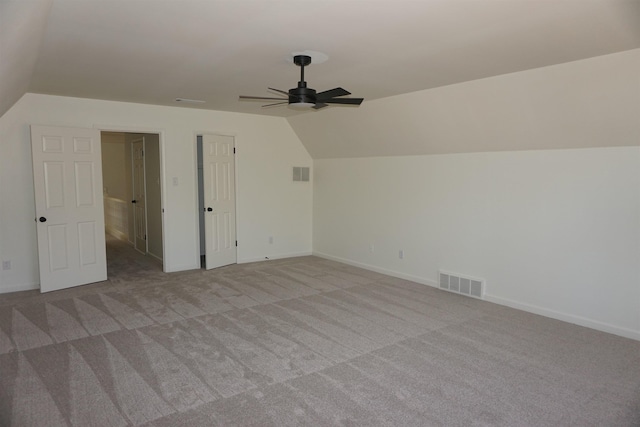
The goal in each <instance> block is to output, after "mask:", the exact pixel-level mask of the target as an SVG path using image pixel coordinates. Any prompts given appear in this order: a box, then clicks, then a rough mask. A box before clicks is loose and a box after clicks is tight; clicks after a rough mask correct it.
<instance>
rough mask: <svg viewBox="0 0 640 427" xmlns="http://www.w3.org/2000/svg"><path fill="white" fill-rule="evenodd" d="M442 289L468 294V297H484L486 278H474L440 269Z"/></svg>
mask: <svg viewBox="0 0 640 427" xmlns="http://www.w3.org/2000/svg"><path fill="white" fill-rule="evenodd" d="M438 273H439V275H440V280H439V282H438V283H439V286H440V289H444V290H445V291H449V292H454V293H456V294H461V295H466V296H468V297H473V298H479V299H482V296H483V295H484V282H485V281H484V279H474V278H471V277H466V276H461V275H459V274H454V273H449V272H445V271H442V270H440V271H439V272H438Z"/></svg>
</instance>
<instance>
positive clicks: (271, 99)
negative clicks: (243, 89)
mask: <svg viewBox="0 0 640 427" xmlns="http://www.w3.org/2000/svg"><path fill="white" fill-rule="evenodd" d="M240 99H251V100H254V101H289V99H285V98H269V97H264V96H244V95H240Z"/></svg>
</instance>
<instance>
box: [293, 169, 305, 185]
mask: <svg viewBox="0 0 640 427" xmlns="http://www.w3.org/2000/svg"><path fill="white" fill-rule="evenodd" d="M293 180H294V181H303V182H309V168H308V167H300V166H294V167H293Z"/></svg>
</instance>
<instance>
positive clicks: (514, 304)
mask: <svg viewBox="0 0 640 427" xmlns="http://www.w3.org/2000/svg"><path fill="white" fill-rule="evenodd" d="M313 255H315V256H318V257H320V258H325V259H329V260H331V261H337V262H341V263H343V264H348V265H353V266H354V267H360V268H364V269H365V270H371V271H375V272H376V273H381V274H386V275H387V276H392V277H398V278H400V279H406V280H411V281H412V282H416V283H421V284H424V285H429V286H433V287H434V288H437V289H440V287H439V286H438V283H437V282H436V281H435V280H430V279H425V278H423V277H418V276H412V275H410V274H405V273H401V272H398V271H394V270H388V269H386V268H380V267H376V266H374V265H370V264H365V263H361V262H357V261H352V260H350V259H346V258H340V257H336V256H333V255H329V254H325V253H322V252H315V251H314V252H313ZM445 292H446V291H445ZM483 300H484V301H488V302H492V303H494V304H499V305H504V306H507V307H511V308H515V309H517V310H522V311H526V312H528V313H533V314H538V315H540V316H545V317H549V318H551V319H556V320H561V321H563V322H567V323H572V324H574V325H579V326H584V327H587V328H591V329H595V330H597V331H601V332H607V333H610V334H614V335H619V336H621V337H625V338H630V339H634V340H638V341H640V332H639V331H634V330H632V329H627V328H622V327H619V326H615V325H611V324H608V323H604V322H599V321H597V320H591V319H587V318H585V317H581V316H574V315H571V314H567V313H562V312H558V311H554V310H549V309H546V308H542V307H537V306H534V305H530V304H524V303H521V302H518V301H513V300H510V299H507V298H500V297H496V296H493V295H489V294H484V295H483Z"/></svg>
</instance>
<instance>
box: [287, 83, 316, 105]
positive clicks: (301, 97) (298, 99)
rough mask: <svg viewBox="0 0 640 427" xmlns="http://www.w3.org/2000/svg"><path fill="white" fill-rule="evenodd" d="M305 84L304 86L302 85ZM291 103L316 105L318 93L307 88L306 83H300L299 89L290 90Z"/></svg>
mask: <svg viewBox="0 0 640 427" xmlns="http://www.w3.org/2000/svg"><path fill="white" fill-rule="evenodd" d="M302 84H304V85H302ZM289 103H290V104H297V103H309V104H315V103H316V91H315V89H311V88H308V87H307V84H306V83H305V82H299V83H298V87H296V88H293V89H289Z"/></svg>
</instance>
